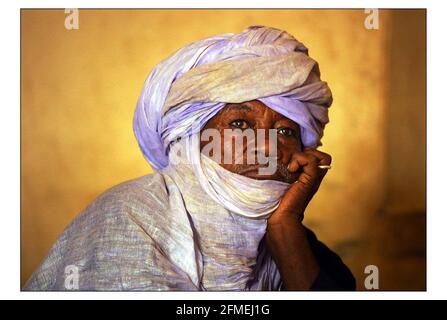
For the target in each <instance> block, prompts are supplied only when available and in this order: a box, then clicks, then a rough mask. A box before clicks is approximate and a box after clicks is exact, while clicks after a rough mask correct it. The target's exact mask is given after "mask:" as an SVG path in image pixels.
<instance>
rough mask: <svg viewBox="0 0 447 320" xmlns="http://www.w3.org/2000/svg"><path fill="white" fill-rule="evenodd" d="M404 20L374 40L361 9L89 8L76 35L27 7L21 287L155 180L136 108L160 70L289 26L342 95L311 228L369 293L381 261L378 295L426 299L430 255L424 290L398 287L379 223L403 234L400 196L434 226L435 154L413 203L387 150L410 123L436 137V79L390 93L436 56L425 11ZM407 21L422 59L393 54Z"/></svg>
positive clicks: (383, 22) (49, 13) (48, 14)
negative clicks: (236, 35) (228, 42)
mask: <svg viewBox="0 0 447 320" xmlns="http://www.w3.org/2000/svg"><path fill="white" fill-rule="evenodd" d="M402 14H403V13H402ZM402 14H401V13H399V12H390V11H386V10H381V11H380V29H379V30H367V29H365V28H364V24H363V23H364V19H365V16H366V15H365V13H364V12H363V10H351V11H346V10H326V11H314V10H304V11H298V10H273V11H266V10H222V11H210V10H196V11H193V10H187V11H184V10H171V11H165V10H141V11H119V10H105V11H98V10H81V11H80V24H79V30H66V29H65V28H64V19H65V14H64V11H63V10H38V11H37V10H22V12H21V36H22V40H21V55H22V57H21V90H22V93H21V125H22V131H21V239H22V240H21V241H22V243H21V245H22V252H21V266H22V272H21V274H22V279H21V282H22V284H23V283H24V282H25V281H26V280H27V278H28V277H29V276H30V274H31V272H32V271H33V270H34V269H35V268H36V267H37V266H38V264H39V262H40V261H41V260H42V259H43V258H44V256H45V254H46V253H47V251H48V250H49V248H50V247H51V245H52V243H53V242H54V241H55V240H56V238H57V237H58V235H59V234H60V233H61V232H62V231H63V229H64V227H65V226H66V225H67V224H68V223H69V222H70V221H71V220H72V219H73V218H74V217H75V216H76V215H77V214H78V213H79V212H80V211H81V210H82V209H83V208H84V207H85V206H86V205H87V204H88V203H89V202H90V201H92V200H93V199H94V198H95V197H96V196H97V195H99V194H100V193H101V192H103V191H104V190H105V189H107V188H109V187H111V186H113V185H115V184H117V183H120V182H122V181H125V180H129V179H132V178H134V177H137V176H141V175H144V174H146V173H148V172H150V171H151V169H150V167H149V165H148V164H147V163H146V162H145V160H144V159H143V156H142V155H141V153H140V151H139V149H138V145H137V143H136V141H135V139H134V136H133V131H132V117H133V111H134V108H135V104H136V101H137V98H138V95H139V93H140V90H141V87H142V84H143V81H144V79H145V77H146V76H147V74H148V73H149V72H150V70H151V68H152V67H154V66H155V65H156V64H157V63H158V62H159V61H160V60H162V59H164V58H165V57H166V56H167V55H169V54H170V53H172V52H173V51H175V50H176V49H178V48H179V47H181V46H183V45H185V44H187V43H189V42H192V41H195V40H197V39H200V38H204V37H208V36H210V35H215V34H219V33H224V32H240V31H241V30H243V29H244V28H245V27H247V26H249V25H254V24H262V25H268V26H273V27H278V28H281V29H285V30H287V31H288V32H289V33H291V34H292V35H294V36H295V37H297V38H298V39H299V40H300V41H302V42H303V43H304V44H306V45H307V46H308V47H309V48H310V55H311V56H312V57H313V58H315V59H316V60H317V61H319V63H320V68H321V71H322V77H323V79H324V80H326V81H328V82H329V84H330V86H331V89H332V91H333V95H334V104H333V106H332V107H331V111H330V118H331V123H330V124H329V125H328V126H327V130H326V132H325V138H324V139H323V144H324V146H323V149H322V150H323V151H326V152H329V153H330V154H332V155H333V158H334V162H333V169H332V170H331V172H330V173H329V174H328V176H327V178H326V181H325V182H324V183H323V185H322V187H321V191H320V192H319V194H318V195H317V196H316V197H315V199H314V201H313V203H312V204H311V205H310V207H309V209H308V211H307V213H306V220H305V222H306V223H307V225H309V226H310V227H312V228H314V230H315V231H316V232H317V235H318V236H319V238H320V239H321V240H323V241H324V242H326V243H327V244H328V245H329V246H332V247H333V248H334V249H336V250H337V251H338V252H339V253H340V254H341V255H342V256H343V258H344V260H345V261H346V263H347V264H348V265H349V266H350V267H351V269H352V270H353V271H354V272H355V274H356V276H357V278H358V282H359V285H358V286H359V289H362V288H363V278H364V274H363V269H364V267H365V265H367V264H380V265H379V268H381V267H382V266H383V269H384V270H386V273H385V274H383V272H382V274H381V276H383V278H382V279H384V280H383V281H382V282H381V288H394V289H396V287H398V289H399V288H401V289H406V288H416V289H423V288H424V286H425V282H424V280H425V278H422V276H424V277H425V269H424V265H425V260H424V261H423V260H421V259H420V257H419V259H416V260H417V261H416V262H414V263H413V265H412V266H413V267H412V268H410V269H409V270H408V274H414V273H418V274H420V275H421V277H420V279H419V280H417V281H416V283H415V282H414V281H413V282H412V283H410V280H408V281H407V280H406V278H405V279H403V280H400V281H397V282H396V281H394V280H393V279H395V274H397V273H398V272H399V270H397V269H395V268H394V265H393V264H391V263H389V261H391V260H392V259H394V256H395V255H398V254H399V248H400V247H399V246H397V249H396V250H397V251H398V252H397V253H395V252H394V253H393V252H392V253H391V257H390V258H387V257H383V255H381V254H380V252H381V246H383V244H384V243H383V242H382V241H383V240H384V239H387V238H386V237H387V236H388V235H389V232H388V229H383V228H382V226H384V225H385V226H391V227H390V228H391V229H392V230H393V228H394V224H396V223H398V224H400V220H399V221H397V222H395V221H394V220H393V222H390V221H389V220H387V218H386V217H388V215H389V214H388V213H387V212H388V211H387V208H388V207H389V206H388V203H390V201H391V202H392V199H391V200H390V199H389V198H390V197H387V195H388V194H392V195H393V199H397V200H395V201H394V202H395V203H406V201H408V203H409V205H408V206H407V207H406V208H405V210H407V211H408V210H410V211H411V210H412V209H414V210H419V211H418V212H421V216H423V217H425V197H424V196H422V197H416V198H415V197H414V196H415V194H416V195H419V194H420V193H421V192H423V191H424V189H425V184H424V183H425V181H424V180H425V171H424V168H423V167H420V165H421V161H423V160H424V157H418V158H417V159H416V160H417V161H416V160H415V161H416V162H417V165H416V164H415V166H414V167H416V168H420V171H418V172H417V173H414V172H409V173H408V175H410V176H411V177H412V178H411V179H410V180H411V181H412V182H413V183H416V184H418V186H420V187H419V188H416V189H412V190H410V191H408V192H406V193H402V194H401V193H399V190H400V189H399V188H400V187H402V188H403V187H404V184H405V183H406V182H408V181H407V180H408V179H407V180H406V181H402V179H400V178H399V176H397V177H396V176H395V175H393V171H391V173H390V170H389V168H390V167H389V166H388V165H387V164H388V163H389V161H388V160H390V157H391V159H395V158H394V157H393V156H392V155H393V152H394V151H393V150H395V148H394V147H390V145H392V146H395V145H397V146H399V141H400V140H399V139H400V138H399V137H403V138H402V139H405V141H408V140H409V139H410V140H411V139H412V137H413V136H414V135H415V134H414V133H413V131H411V130H410V131H409V130H408V128H407V127H406V126H410V125H412V124H413V125H414V123H416V124H417V125H419V127H418V128H419V129H418V130H419V131H417V132H416V133H421V132H422V133H425V127H424V125H423V124H422V126H421V125H420V120H418V119H420V118H421V117H424V116H425V105H424V103H425V98H424V94H425V91H424V87H423V84H424V83H425V82H417V83H416V84H414V83H413V84H412V86H411V85H410V86H408V83H407V82H408V81H407V82H405V81H403V82H404V84H402V81H397V82H398V83H394V82H391V80H396V79H395V78H393V75H396V72H397V74H398V75H399V74H401V73H400V72H401V69H405V70H406V71H405V70H404V71H402V75H404V76H406V75H410V73H411V72H410V71H411V70H410V71H409V70H408V63H410V62H412V63H419V66H421V63H422V67H420V68H418V69H416V71H415V72H417V74H411V76H416V77H418V79H421V77H422V78H423V77H424V73H425V69H424V67H425V64H424V63H423V59H424V58H425V56H424V54H425V52H422V51H420V50H422V49H421V45H422V46H423V45H424V43H425V42H424V41H425V38H423V39H422V38H421V34H422V35H423V34H424V33H425V29H424V28H425V22H424V21H425V20H424V14H425V13H424V12H423V11H412V12H409V13H408V12H407V13H405V14H409V15H410V19H403V18H402ZM408 24H409V25H412V26H413V27H414V28H416V31H419V38H417V37H416V42H417V43H418V44H419V47H418V48H419V49H418V50H415V51H411V54H410V53H409V52H410V51H408V50H406V49H404V48H403V47H400V46H398V45H396V43H399V41H401V40H399V39H402V37H401V33H403V34H405V30H406V29H405V28H408ZM399 26H400V29H399ZM421 26H422V30H421ZM396 28H397V29H396ZM398 29H399V30H400V31H399V32H396V30H398ZM410 29H411V28H410ZM396 33H397V36H396ZM407 35H408V32H407ZM407 38H408V37H407ZM407 38H405V37H403V39H404V40H402V41H403V43H402V46H405V45H407V46H411V44H410V43H408V41H406V42H405V39H407ZM407 40H408V39H407ZM396 41H397V42H396ZM402 41H401V42H402ZM413 41H414V39H413ZM393 44H394V45H393ZM423 48H424V50H425V47H423ZM393 59H394V60H393ZM396 61H398V62H399V63H397V65H396V63H394V62H396ZM390 65H393V69H392V72H391V69H390ZM401 78H402V77H401ZM403 78H404V79H406V77H403ZM423 79H425V78H423ZM397 80H399V79H397ZM400 80H402V79H400ZM396 88H397V89H399V88H401V89H402V90H400V91H399V94H400V95H399V96H396V95H393V92H394V90H396ZM408 91H410V92H411V94H412V95H414V96H416V97H418V99H419V100H418V101H422V105H421V104H419V103H418V104H414V103H413V105H414V108H412V110H413V113H411V115H410V116H409V118H410V120H411V119H412V120H411V121H413V122H411V121H410V120H409V121H407V122H405V123H403V124H401V125H400V128H402V127H403V129H402V130H404V132H406V133H407V135H406V136H405V134H403V135H402V134H400V135H398V137H397V138H395V139H394V140H393V139H392V137H394V135H393V132H391V131H390V130H391V129H389V128H392V126H391V124H394V123H395V121H394V120H395V119H394V120H393V118H392V117H395V118H399V113H397V114H392V115H390V114H389V110H390V108H391V107H393V108H397V112H399V110H400V112H401V114H406V112H405V108H407V107H408V103H410V104H411V101H413V100H411V101H410V102H409V100H408V99H407V100H406V102H405V103H403V101H402V100H401V99H399V97H402V98H404V97H406V92H408ZM391 102H392V103H393V104H392V106H391ZM405 128H407V131H405ZM390 132H391V133H390ZM412 135H413V136H412ZM417 136H418V137H420V136H421V135H420V134H417ZM391 140H392V141H391ZM390 141H391V142H390ZM418 141H419V144H417V145H416V144H414V145H411V143H410V144H408V148H407V149H406V152H407V154H408V153H410V154H411V153H418V154H421V152H422V154H423V152H424V150H425V136H424V137H423V138H422V140H421V139H419V140H418ZM421 141H422V145H421V144H420V142H421ZM391 162H392V161H391ZM409 162H412V160H409ZM422 164H423V166H425V163H422ZM413 171H414V170H413ZM412 174H413V175H412ZM401 176H402V174H401ZM404 176H405V177H406V175H404ZM400 181H401V183H400ZM407 189H408V188H407ZM387 190H388V191H387ZM410 200H411V201H410ZM405 210H404V211H405ZM384 216H385V218H383V217H384ZM403 216H405V215H403ZM381 219H385V220H386V221H385V223H382V222H380V221H382V220H381ZM405 219H406V218H405ZM405 221H407V220H405ZM418 221H419V220H418ZM410 224H412V225H414V224H417V223H416V222H415V223H410ZM417 228H419V229H417V230H419V231H420V229H421V227H420V226H418V227H417ZM424 228H425V227H424ZM412 230H413V229H412ZM419 231H418V232H419ZM410 233H411V232H410ZM419 233H420V232H419ZM419 233H418V234H419ZM411 235H413V233H411ZM412 238H414V236H413V237H412ZM424 240H425V239H423V235H419V236H418V237H417V239H416V242H417V244H415V246H417V245H419V247H421V243H422V242H423V241H424ZM396 241H404V240H402V239H400V240H399V239H398V240H396ZM419 247H418V248H419ZM421 248H422V249H421V250H425V247H424V246H423V245H422V247H421ZM410 249H411V248H410ZM419 253H421V252H419ZM421 254H425V251H423V252H422V253H421ZM406 265H409V264H408V263H406ZM409 279H410V278H409Z"/></svg>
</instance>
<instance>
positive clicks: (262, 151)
mask: <svg viewBox="0 0 447 320" xmlns="http://www.w3.org/2000/svg"><path fill="white" fill-rule="evenodd" d="M253 142H254V143H253V144H252V146H251V147H249V150H251V151H252V152H253V154H254V155H255V156H256V158H257V159H259V157H268V158H270V157H276V159H277V160H279V159H281V157H282V152H281V151H280V150H279V148H278V140H277V136H276V130H274V129H257V132H256V135H255V141H253Z"/></svg>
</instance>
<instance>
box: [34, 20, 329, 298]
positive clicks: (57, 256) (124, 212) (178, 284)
mask: <svg viewBox="0 0 447 320" xmlns="http://www.w3.org/2000/svg"><path fill="white" fill-rule="evenodd" d="M255 99H256V100H259V101H261V102H263V103H264V104H266V105H267V106H268V107H269V108H271V109H273V110H275V111H277V112H279V113H281V114H283V115H284V116H286V117H288V118H290V119H291V120H293V121H295V122H296V123H298V124H299V126H300V129H301V139H302V143H303V145H304V146H306V147H316V146H318V145H320V144H321V138H322V136H323V129H324V126H325V125H326V124H327V122H328V108H329V107H330V105H331V103H332V95H331V91H330V89H329V87H328V85H327V84H326V82H324V81H322V80H321V79H320V71H319V67H318V64H317V63H316V61H314V60H313V59H312V58H310V57H309V56H308V50H307V48H306V47H305V46H304V45H303V44H302V43H300V42H299V41H298V40H296V39H295V38H294V37H292V36H291V35H290V34H288V33H287V32H285V31H282V30H278V29H275V28H269V27H264V26H252V27H249V28H247V29H245V30H244V31H242V32H241V33H239V34H231V33H226V34H221V35H217V36H213V37H210V38H206V39H202V40H199V41H196V42H194V43H191V44H189V45H187V46H185V47H184V48H181V49H179V50H178V51H176V52H175V53H174V54H172V55H171V56H170V57H168V58H167V59H165V60H163V61H162V62H161V63H159V64H158V65H157V66H156V67H155V68H154V69H153V70H152V72H151V73H150V75H149V76H148V78H147V79H146V81H145V83H144V86H143V90H142V92H141V95H140V98H139V100H138V103H137V107H136V110H135V115H134V123H133V124H134V133H135V136H136V138H137V140H138V144H139V146H140V148H141V150H142V153H143V155H144V157H145V158H146V159H147V161H148V162H149V163H150V164H151V166H152V167H153V168H154V169H155V171H156V172H155V173H153V174H150V175H147V176H144V177H141V178H139V179H135V180H132V181H130V182H126V183H123V184H120V185H118V186H116V187H114V188H112V189H110V190H108V191H106V192H105V193H103V194H102V195H101V196H99V197H98V198H97V199H96V200H95V201H94V202H93V203H92V204H90V205H89V206H88V207H87V208H86V209H85V210H84V211H83V212H82V213H81V214H80V215H79V216H78V217H77V218H76V219H75V220H74V221H73V222H72V223H71V224H70V225H69V226H68V227H67V228H66V230H65V231H64V232H63V234H62V235H61V237H60V238H59V239H58V240H57V242H56V243H55V244H54V246H53V247H52V249H51V250H50V252H49V254H48V256H47V257H46V258H45V260H44V261H43V263H42V264H41V265H40V267H39V268H38V269H37V270H36V272H35V273H34V274H33V275H32V277H31V278H30V280H29V281H28V283H27V285H26V286H25V289H27V290H68V289H69V288H71V287H70V286H72V287H73V286H75V287H76V286H77V287H76V288H77V289H80V290H278V289H279V288H280V286H281V279H280V275H279V272H278V269H277V267H276V265H275V263H274V261H273V259H272V257H271V255H270V254H269V252H268V250H267V248H266V246H265V242H264V240H263V239H264V235H265V231H266V226H267V220H266V219H267V218H268V217H269V216H270V215H271V213H272V212H273V211H274V210H275V209H276V208H277V206H278V204H279V201H280V199H281V196H282V195H283V194H284V192H286V190H287V189H288V188H289V184H287V183H283V182H278V181H273V180H262V181H261V180H255V179H250V178H247V177H244V176H240V175H237V174H234V173H232V172H229V171H227V170H225V169H224V168H222V167H221V166H220V165H218V164H217V163H215V162H214V161H213V160H211V159H210V158H207V157H206V156H204V155H203V154H201V153H200V148H199V144H198V142H199V134H200V130H201V129H202V128H203V126H204V125H205V124H206V123H207V121H208V120H209V119H211V118H212V117H213V116H214V115H216V114H217V113H218V112H219V111H220V110H221V109H222V108H223V107H224V106H225V104H226V103H239V102H244V101H249V100H255ZM174 145H175V146H177V147H179V148H180V150H182V151H183V152H182V153H181V154H182V157H184V159H182V160H184V161H181V162H178V161H172V156H173V152H170V151H171V150H172V149H173V146H174ZM67 268H68V269H67ZM67 270H68V271H67ZM73 270H75V271H76V272H75V275H76V277H74V276H73V274H72V272H74V271H73Z"/></svg>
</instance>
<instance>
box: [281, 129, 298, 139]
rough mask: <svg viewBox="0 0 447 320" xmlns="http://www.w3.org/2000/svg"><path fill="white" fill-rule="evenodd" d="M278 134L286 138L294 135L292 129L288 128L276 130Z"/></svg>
mask: <svg viewBox="0 0 447 320" xmlns="http://www.w3.org/2000/svg"><path fill="white" fill-rule="evenodd" d="M278 133H279V134H282V135H285V136H287V137H290V136H293V135H294V134H295V131H294V130H293V129H290V128H279V129H278Z"/></svg>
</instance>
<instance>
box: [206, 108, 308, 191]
mask: <svg viewBox="0 0 447 320" xmlns="http://www.w3.org/2000/svg"><path fill="white" fill-rule="evenodd" d="M207 129H214V130H217V132H219V134H220V138H221V139H220V142H221V148H220V152H221V155H220V159H221V161H220V162H219V164H220V165H221V166H222V167H224V168H225V169H227V170H229V171H231V172H234V173H237V174H241V175H244V176H246V177H249V178H253V179H259V180H267V179H268V180H278V181H283V182H288V183H291V182H293V181H295V180H296V178H297V176H298V175H299V172H297V173H295V174H292V173H290V172H289V171H288V170H287V165H288V164H289V162H290V160H291V157H292V155H293V154H294V153H296V152H300V151H301V149H302V146H301V137H300V127H299V126H298V124H296V123H295V122H294V121H292V120H290V119H288V118H286V117H284V116H283V115H281V114H279V113H277V112H276V111H273V110H272V109H270V108H268V107H267V106H266V105H265V104H263V103H262V102H260V101H258V100H252V101H247V102H243V103H229V104H226V106H225V107H224V108H223V109H222V110H221V111H220V112H219V113H217V114H216V115H215V116H214V117H213V118H211V119H210V120H209V121H208V123H207V124H206V125H205V127H204V128H203V129H202V131H201V134H202V139H201V140H202V141H201V145H200V148H201V150H203V148H204V146H206V145H207V143H209V142H208V141H209V140H212V139H204V138H203V137H204V135H203V134H204V132H206V130H207ZM270 129H273V130H275V131H276V137H277V138H276V140H275V141H269V139H271V136H270V132H269V130H270ZM247 130H252V132H254V134H253V135H252V137H253V139H251V140H252V141H250V139H249V138H248V139H247V138H245V139H241V140H242V147H241V149H240V151H239V152H237V151H236V149H237V148H236V147H235V145H236V141H235V139H236V137H231V136H230V141H231V143H225V141H227V142H228V140H225V137H224V136H225V135H226V136H227V137H228V133H229V132H235V133H237V132H239V133H241V132H242V133H244V134H245V133H247ZM260 137H261V138H260ZM260 139H263V140H264V141H259V140H260ZM241 140H239V141H241ZM253 140H254V141H253ZM272 143H276V159H277V160H276V161H277V165H276V167H275V170H274V173H273V174H262V173H260V172H259V168H260V167H264V168H265V167H267V166H268V165H267V164H264V163H262V161H260V159H261V158H260V153H262V154H263V155H265V156H269V155H270V156H271V154H270V153H272V154H273V152H274V150H270V149H271V148H272ZM254 146H256V147H254ZM250 152H254V155H253V154H252V155H253V157H252V158H250V156H249V154H250ZM212 153H213V152H210V156H213V154H212ZM224 153H229V154H231V158H230V159H231V161H224V159H225V155H224ZM250 159H255V161H254V162H253V161H252V160H250Z"/></svg>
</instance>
